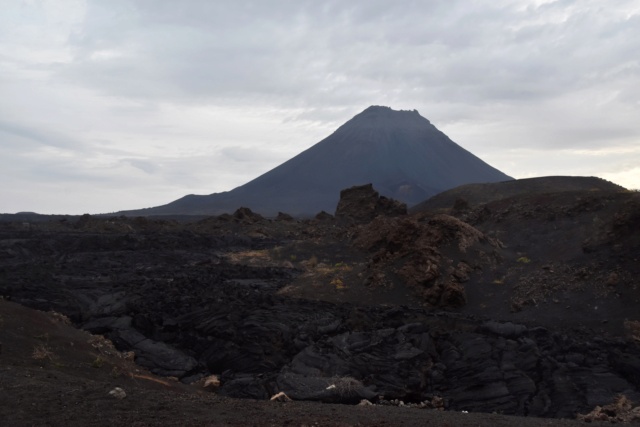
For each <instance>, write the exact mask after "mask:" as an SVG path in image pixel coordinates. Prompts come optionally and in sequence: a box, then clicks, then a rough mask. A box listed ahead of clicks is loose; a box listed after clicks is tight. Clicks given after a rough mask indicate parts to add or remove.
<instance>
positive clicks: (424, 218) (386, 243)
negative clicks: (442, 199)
mask: <svg viewBox="0 0 640 427" xmlns="http://www.w3.org/2000/svg"><path fill="white" fill-rule="evenodd" d="M354 243H355V245H356V246H358V247H360V248H362V249H364V250H366V251H368V252H371V253H373V255H372V257H371V261H370V263H369V265H368V269H367V273H368V276H367V278H366V279H365V281H366V283H367V284H368V285H370V286H395V284H396V283H394V282H397V281H401V282H403V283H406V284H408V285H409V286H411V287H412V288H413V289H414V292H415V293H416V295H417V296H418V298H419V299H420V300H421V301H422V302H423V303H424V304H426V305H428V306H430V307H440V308H454V309H455V308H460V307H462V306H464V305H465V304H466V292H465V289H464V285H463V283H464V282H467V281H468V280H469V278H470V275H473V274H477V273H478V271H482V270H483V269H492V268H495V266H496V264H497V263H498V262H499V260H500V255H499V253H498V250H499V249H500V243H499V242H498V241H497V240H495V239H492V238H490V237H488V236H486V235H485V234H483V233H482V232H480V231H478V230H477V229H475V228H473V227H472V226H470V225H468V224H466V223H464V222H462V221H460V220H458V219H456V218H454V217H451V216H448V215H435V216H429V215H419V216H416V215H414V216H412V217H406V218H386V217H378V218H376V219H375V220H374V221H372V222H371V223H369V224H368V225H366V226H363V227H361V229H360V230H359V231H358V233H357V236H356V238H355V241H354Z"/></svg>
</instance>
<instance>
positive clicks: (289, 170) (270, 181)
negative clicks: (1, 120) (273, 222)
mask: <svg viewBox="0 0 640 427" xmlns="http://www.w3.org/2000/svg"><path fill="white" fill-rule="evenodd" d="M511 179H512V178H511V177H509V176H507V175H505V174H504V173H502V172H500V171H499V170H497V169H495V168H493V167H491V166H490V165H488V164H487V163H485V162H483V161H482V160H480V159H479V158H478V157H476V156H474V155H473V154H471V153H470V152H468V151H467V150H465V149H463V148H462V147H460V146H459V145H457V144H456V143H455V142H453V141H452V140H451V139H449V137H448V136H447V135H445V134H444V133H442V132H440V131H439V130H438V129H437V128H436V127H435V126H434V125H432V124H431V123H430V122H429V120H427V119H425V118H424V117H422V116H421V115H420V114H419V113H418V112H417V111H416V110H413V111H395V110H392V109H391V108H389V107H382V106H371V107H369V108H367V109H366V110H364V111H363V112H361V113H360V114H358V115H356V116H355V117H353V118H352V119H351V120H349V121H348V122H346V123H345V124H344V125H342V126H340V127H339V128H338V129H337V130H336V131H335V132H334V133H333V134H331V135H330V136H328V137H327V138H325V139H323V140H322V141H320V142H319V143H317V144H315V145H314V146H312V147H311V148H309V149H307V150H306V151H303V152H302V153H300V154H298V155H297V156H295V157H293V158H292V159H290V160H288V161H286V162H285V163H283V164H281V165H280V166H278V167H276V168H274V169H272V170H270V171H269V172H267V173H265V174H263V175H261V176H259V177H258V178H256V179H254V180H253V181H250V182H248V183H247V184H244V185H242V186H240V187H237V188H235V189H233V190H231V191H228V192H224V193H214V194H211V195H208V196H197V195H188V196H185V197H183V198H181V199H178V200H176V201H174V202H171V203H169V204H167V205H164V206H159V207H155V208H150V209H143V210H139V211H126V212H123V214H125V215H178V214H193V215H202V214H207V215H217V214H221V213H223V212H231V211H234V210H235V209H237V208H239V207H240V206H246V207H249V208H251V209H252V210H254V211H256V212H259V213H261V214H263V215H275V214H276V213H277V212H279V211H281V212H287V213H290V214H293V215H312V214H315V213H317V212H319V211H321V210H325V211H329V212H333V211H334V210H335V208H336V205H337V203H338V198H339V194H340V190H342V189H344V188H347V187H351V186H354V185H362V184H367V183H372V184H373V186H374V188H375V189H376V190H378V191H379V192H380V194H382V195H384V196H387V197H392V198H394V199H397V200H400V201H403V202H405V203H407V204H408V205H413V204H416V203H419V202H421V201H423V200H425V199H427V198H428V197H431V196H433V195H435V194H437V193H439V192H442V191H445V190H448V189H450V188H453V187H457V186H459V185H463V184H470V183H486V182H497V181H506V180H511Z"/></svg>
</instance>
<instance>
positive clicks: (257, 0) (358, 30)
mask: <svg viewBox="0 0 640 427" xmlns="http://www.w3.org/2000/svg"><path fill="white" fill-rule="evenodd" d="M5 9H6V10H5V11H4V12H3V14H2V16H0V88H2V91H3V93H4V94H5V95H6V96H5V97H3V98H0V117H2V119H1V120H0V144H2V145H0V151H1V152H2V153H4V154H5V159H4V160H0V165H2V164H4V165H9V166H12V167H13V165H24V166H23V167H22V168H20V170H22V171H25V172H24V173H22V174H20V176H22V177H23V179H25V180H27V175H29V174H31V175H30V176H31V177H32V180H31V182H34V183H35V182H36V181H35V180H46V179H48V178H47V177H49V179H51V180H57V179H59V180H61V182H62V181H64V182H67V183H71V182H73V180H74V179H83V178H81V177H93V178H90V179H89V181H91V179H95V180H98V182H102V183H103V184H102V185H104V186H106V187H108V188H113V189H114V190H113V191H116V190H117V189H118V188H119V186H120V183H121V180H122V179H123V178H122V177H123V176H124V177H126V178H128V182H129V183H130V184H131V182H132V177H133V178H135V180H136V182H135V183H133V184H131V185H133V187H130V188H132V189H133V188H137V187H135V186H139V188H140V191H141V192H142V193H148V194H151V193H153V194H154V195H161V193H162V192H161V191H159V190H157V189H158V188H161V187H162V186H164V187H165V188H167V189H168V191H169V192H171V194H179V195H180V194H187V193H198V192H202V193H210V192H213V191H222V190H225V189H230V188H232V187H233V186H236V185H240V184H242V183H243V182H245V181H246V180H248V179H251V178H253V177H255V176H256V175H257V174H259V173H261V172H264V171H266V170H268V168H270V167H272V166H275V165H277V164H278V163H280V162H282V161H284V160H286V159H287V158H289V157H290V156H292V155H294V154H296V153H298V152H300V151H302V150H304V149H306V148H308V146H309V145H311V144H312V143H314V142H317V141H319V140H320V139H321V138H323V137H325V136H327V135H328V134H329V133H330V132H331V131H332V130H333V129H335V127H337V126H338V125H340V124H342V123H343V122H344V121H346V120H348V119H349V118H351V117H352V116H353V115H355V114H357V113H358V112H359V111H361V110H362V109H364V108H366V107H367V106H368V105H372V104H378V105H389V106H391V107H393V108H396V109H414V108H415V109H418V110H419V111H420V112H421V113H422V114H423V115H424V116H426V117H427V118H429V119H430V120H431V121H432V122H433V123H434V124H435V125H436V126H438V127H440V128H441V129H442V130H444V131H445V132H446V133H448V134H449V136H451V138H452V139H453V140H455V141H457V142H459V143H460V144H461V145H463V146H464V147H465V148H468V149H470V150H471V151H473V152H474V153H475V154H477V155H479V156H480V157H482V158H484V159H485V160H487V161H489V162H490V163H493V164H494V165H495V166H496V167H498V168H501V169H504V170H505V172H507V173H510V174H512V175H516V176H518V174H521V175H523V176H524V175H527V176H530V175H531V174H535V173H537V172H538V171H544V172H548V171H549V167H550V163H549V162H546V163H545V165H542V164H541V163H535V162H544V158H543V157H544V156H540V157H537V155H536V156H531V155H530V153H531V152H546V153H547V157H549V154H548V153H551V152H554V153H556V154H555V155H560V154H562V156H564V155H566V154H567V153H569V152H570V153H573V154H571V155H567V157H563V159H564V161H563V162H564V163H563V164H565V165H566V166H565V169H564V170H566V171H573V172H575V173H584V174H597V173H602V174H605V173H610V172H607V171H611V170H616V168H618V170H621V171H623V170H633V167H631V168H630V169H629V168H627V169H625V168H624V167H623V164H627V163H625V156H624V155H621V154H616V153H619V152H620V149H622V148H625V147H633V146H635V147H637V146H638V143H639V139H640V125H638V123H637V122H638V120H637V117H638V116H639V113H640V60H639V59H638V52H640V7H639V5H638V3H637V0H620V1H617V2H616V3H615V5H614V4H610V5H609V4H608V5H603V4H602V2H598V1H596V0H557V1H538V0H530V1H514V0H497V1H494V2H464V1H462V0H448V1H445V0H434V1H429V2H419V1H413V0H398V1H395V2H389V1H387V0H370V1H366V2H359V1H347V2H345V1H343V0H340V1H338V0H326V1H322V2H318V1H311V0H270V1H261V0H234V1H232V0H219V1H215V2H211V1H205V0H187V1H181V2H174V1H168V0H166V1H150V0H110V1H109V2H104V1H101V0H60V1H59V2H55V3H51V4H48V3H33V4H27V3H16V4H15V5H14V4H13V3H12V4H11V5H8V6H7V7H6V8H5ZM589 150H591V151H592V152H600V153H605V152H606V153H610V154H606V162H605V161H604V160H603V161H602V162H601V163H598V162H597V156H596V157H589V159H590V160H589V161H585V158H586V157H584V155H582V154H579V152H584V151H589ZM607 150H608V151H607ZM27 151H29V152H27ZM507 155H509V157H507ZM627 157H628V155H627ZM532 159H536V160H532ZM572 159H573V160H572ZM594 159H596V160H594ZM240 165H243V166H242V167H240ZM616 165H618V166H616ZM553 167H554V168H558V169H562V167H561V164H560V163H558V164H553ZM26 171H32V172H26ZM110 171H111V172H110ZM592 171H593V172H592ZM599 171H600V172H599ZM553 173H554V174H559V173H562V170H558V171H556V172H553ZM69 174H70V175H69ZM74 174H78V175H77V176H76V175H74ZM117 174H119V176H116V175H117ZM629 176H630V177H631V176H632V175H629ZM634 176H635V175H634ZM621 179H624V177H623V178H621ZM629 179H635V178H629ZM27 181H28V180H27ZM27 181H24V182H27ZM636 186H640V183H638V184H637V185H636ZM151 188H153V189H154V190H151ZM34 191H35V190H34ZM78 191H79V190H78ZM132 191H133V190H132ZM34 194H35V193H34ZM3 197H5V196H4V195H3V194H0V198H3ZM6 197H7V198H8V197H14V198H15V197H16V196H15V194H14V193H12V196H6ZM154 197H155V196H154ZM34 198H37V197H36V196H34ZM20 200H25V199H24V197H22V196H21V198H20ZM167 201H169V200H162V201H161V202H160V203H164V202H167ZM139 202H140V203H142V204H143V205H151V204H154V203H156V204H157V202H156V201H155V199H153V200H151V199H144V200H143V199H139ZM134 207H137V206H134ZM0 208H1V206H0Z"/></svg>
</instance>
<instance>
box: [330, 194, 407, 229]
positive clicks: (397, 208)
mask: <svg viewBox="0 0 640 427" xmlns="http://www.w3.org/2000/svg"><path fill="white" fill-rule="evenodd" d="M406 214H407V205H406V204H404V203H401V202H398V201H397V200H393V199H389V198H387V197H384V196H380V194H378V192H377V191H376V190H374V188H373V185H372V184H366V185H360V186H355V187H351V188H347V189H345V190H342V191H341V192H340V201H339V202H338V207H337V208H336V218H338V219H346V220H350V221H354V222H358V223H367V222H369V221H371V220H372V219H374V218H375V217H377V216H378V215H384V216H400V215H406Z"/></svg>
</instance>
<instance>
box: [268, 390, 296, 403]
mask: <svg viewBox="0 0 640 427" xmlns="http://www.w3.org/2000/svg"><path fill="white" fill-rule="evenodd" d="M271 400H273V401H274V402H291V398H290V397H289V396H287V395H286V394H285V393H284V391H281V392H280V393H278V394H274V395H273V396H271Z"/></svg>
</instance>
